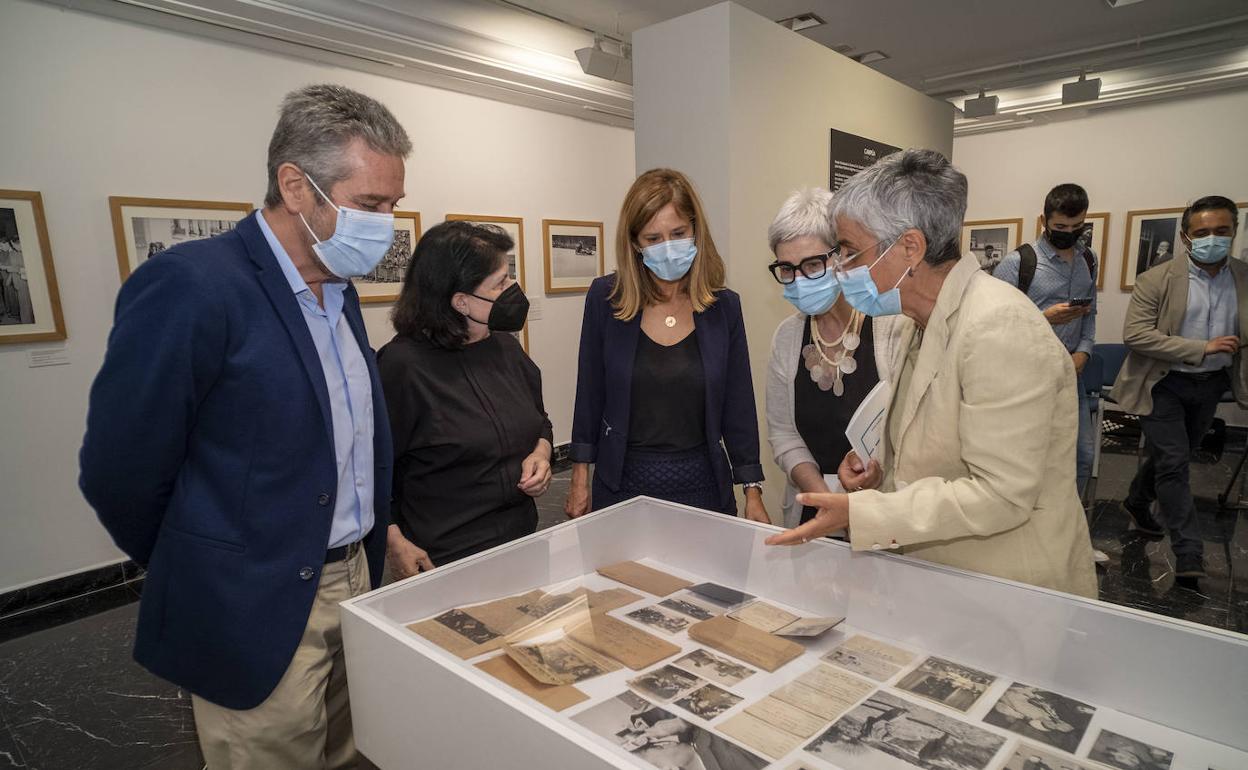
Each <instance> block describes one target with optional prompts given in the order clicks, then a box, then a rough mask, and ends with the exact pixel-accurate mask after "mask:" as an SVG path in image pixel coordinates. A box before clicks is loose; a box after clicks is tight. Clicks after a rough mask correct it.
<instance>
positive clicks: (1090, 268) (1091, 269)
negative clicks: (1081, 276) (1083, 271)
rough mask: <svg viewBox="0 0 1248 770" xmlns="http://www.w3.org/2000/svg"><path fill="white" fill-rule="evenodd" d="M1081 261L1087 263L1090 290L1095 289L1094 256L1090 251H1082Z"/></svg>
mask: <svg viewBox="0 0 1248 770" xmlns="http://www.w3.org/2000/svg"><path fill="white" fill-rule="evenodd" d="M1083 261H1084V262H1087V263H1088V275H1090V276H1092V288H1093V290H1095V289H1096V254H1093V253H1092V249H1084V250H1083Z"/></svg>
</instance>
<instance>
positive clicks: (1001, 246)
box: [962, 219, 1023, 273]
mask: <svg viewBox="0 0 1248 770" xmlns="http://www.w3.org/2000/svg"><path fill="white" fill-rule="evenodd" d="M1022 237H1023V220H1022V219H982V220H978V221H974V222H963V223H962V253H963V254H965V253H967V252H968V251H969V252H970V253H972V254H974V255H975V258H976V259H978V260H979V266H980V268H982V269H983V270H985V271H987V272H989V273H991V272H992V271H993V269H994V268H995V267H996V266H997V264H998V263H1000V262H1001V259H1002V258H1003V257H1005V255H1006V254H1009V253H1010V252H1011V251H1013V250H1014V249H1017V248H1018V244H1019V242H1020V241H1021V240H1022Z"/></svg>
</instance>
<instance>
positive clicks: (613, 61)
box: [576, 37, 633, 86]
mask: <svg viewBox="0 0 1248 770" xmlns="http://www.w3.org/2000/svg"><path fill="white" fill-rule="evenodd" d="M631 54H632V51H631V50H630V49H629V46H626V45H621V46H620V53H618V54H614V53H610V52H608V51H604V50H603V49H602V38H598V37H596V38H594V46H593V47H592V48H578V49H576V60H577V61H579V62H580V63H581V69H582V70H584V72H585V74H586V75H593V76H595V77H600V78H606V79H607V80H614V81H615V82H617V83H627V84H628V85H630V86H631V85H632V84H633V59H632V56H631Z"/></svg>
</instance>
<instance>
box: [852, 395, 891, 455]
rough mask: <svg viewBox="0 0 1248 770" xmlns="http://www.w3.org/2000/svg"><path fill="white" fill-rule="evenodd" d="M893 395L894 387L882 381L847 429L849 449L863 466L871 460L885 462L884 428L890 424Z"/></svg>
mask: <svg viewBox="0 0 1248 770" xmlns="http://www.w3.org/2000/svg"><path fill="white" fill-rule="evenodd" d="M892 395H893V389H892V387H891V386H890V385H889V384H888V382H887V381H885V380H880V381H879V383H878V384H876V386H875V387H874V388H872V389H871V392H870V393H868V394H867V397H866V398H864V399H863V400H862V403H861V404H859V405H858V409H857V410H856V411H855V412H854V416H853V417H852V418H851V419H850V421H849V426H848V427H847V428H845V437H846V438H848V439H849V447H850V448H851V449H853V450H854V453H855V454H857V455H858V459H860V460H862V462H863V464H866V463H867V462H869V461H870V460H875V461H876V462H878V463H883V462H884V458H883V456H882V455H883V454H884V449H883V445H884V427H885V425H886V423H887V422H888V402H889V400H890V399H891V398H892Z"/></svg>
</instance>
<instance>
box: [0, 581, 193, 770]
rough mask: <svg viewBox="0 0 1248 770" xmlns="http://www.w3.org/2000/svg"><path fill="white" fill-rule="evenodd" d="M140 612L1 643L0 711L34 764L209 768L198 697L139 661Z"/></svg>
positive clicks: (131, 608) (120, 611)
mask: <svg viewBox="0 0 1248 770" xmlns="http://www.w3.org/2000/svg"><path fill="white" fill-rule="evenodd" d="M137 610H138V605H137V604H134V603H131V604H129V605H127V606H125V607H120V608H117V609H113V610H109V611H107V612H104V613H101V614H98V615H94V616H92V617H89V618H84V619H81V620H77V621H75V622H73V623H69V624H67V625H64V626H60V627H58V628H53V629H49V630H46V631H41V632H39V633H35V634H31V635H29V636H26V637H23V638H21V639H16V640H13V641H10V642H7V643H5V644H3V645H0V718H2V719H3V720H4V722H5V723H6V724H7V725H8V730H9V732H10V734H11V737H12V740H13V741H14V742H15V743H16V745H17V748H18V751H19V752H20V756H21V757H22V759H23V760H24V761H25V763H26V764H27V765H29V766H30V767H32V768H47V769H52V770H54V769H56V768H100V769H101V770H107V769H108V768H119V769H120V768H126V769H127V770H130V769H132V768H140V767H174V768H181V767H187V768H191V767H194V768H199V767H202V765H203V762H202V760H201V759H199V756H198V752H199V749H198V744H197V742H196V737H195V725H194V719H193V717H192V715H191V704H190V698H189V697H188V696H187V695H186V693H184V692H183V691H181V690H180V689H179V688H177V687H175V686H173V685H171V684H168V683H166V682H163V681H161V680H159V679H157V678H156V677H154V676H152V675H151V674H149V673H147V672H146V671H145V670H143V669H142V668H140V667H139V666H138V665H137V664H136V663H134V661H133V660H132V659H131V656H130V648H131V645H132V643H133V638H134V623H135V617H136V613H137ZM0 767H2V765H0Z"/></svg>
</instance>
